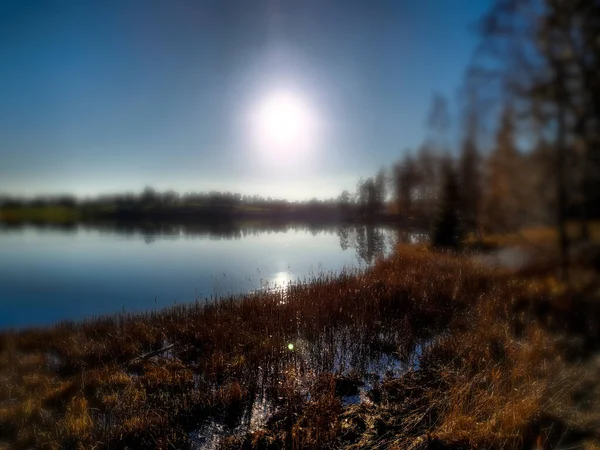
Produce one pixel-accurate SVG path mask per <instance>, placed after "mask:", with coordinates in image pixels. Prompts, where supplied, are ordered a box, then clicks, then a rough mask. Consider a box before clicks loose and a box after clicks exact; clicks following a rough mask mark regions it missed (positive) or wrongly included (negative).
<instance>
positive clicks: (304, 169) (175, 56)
mask: <svg viewBox="0 0 600 450" xmlns="http://www.w3.org/2000/svg"><path fill="white" fill-rule="evenodd" d="M489 3H490V2H489V1H488V0H435V1H434V0H389V1H384V0H329V1H328V0H237V1H235V0H206V1H204V0H188V1H184V0H179V1H178V0H139V1H128V0H98V1H93V0H74V1H69V0H56V1H53V0H40V1H29V0H2V1H0V61H2V62H1V63H0V193H8V194H22V195H32V194H39V193H62V192H70V193H75V194H77V195H92V194H97V193H114V192H119V191H140V190H141V189H142V188H143V187H144V186H147V185H150V186H153V187H155V188H157V189H160V190H163V189H169V188H172V189H175V190H178V191H181V192H186V191H204V190H227V191H232V192H241V193H243V194H260V195H264V196H272V197H277V198H282V197H283V198H289V199H308V198H311V197H319V198H323V197H330V196H337V195H338V194H339V192H341V190H343V189H349V190H352V191H353V190H354V188H355V185H356V181H357V180H358V178H359V177H361V176H363V177H365V176H370V175H372V174H373V173H374V172H375V171H376V170H377V169H378V168H379V167H381V166H383V165H389V164H390V163H392V162H393V161H394V160H395V159H397V158H398V157H399V156H400V155H401V152H402V150H403V149H405V148H407V147H416V146H418V145H419V144H420V143H421V142H422V140H423V138H424V136H425V117H426V113H427V110H428V108H429V105H430V102H431V99H432V96H433V93H434V92H439V93H441V94H444V95H446V96H447V97H448V98H449V99H450V100H451V101H452V100H454V99H455V94H456V91H457V88H458V87H459V85H460V82H461V80H462V76H463V73H464V70H465V66H466V64H467V63H468V61H469V59H470V57H471V55H472V52H473V49H474V47H475V45H476V39H475V36H474V35H473V32H472V31H470V30H469V25H471V24H472V23H473V22H474V21H475V20H476V19H477V18H478V17H479V16H480V15H481V14H482V13H483V12H484V11H485V10H486V8H487V7H488V6H489ZM286 120H287V122H286ZM290 121H291V122H292V123H291V124H290ZM290 127H291V128H290Z"/></svg>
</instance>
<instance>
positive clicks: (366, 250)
mask: <svg viewBox="0 0 600 450" xmlns="http://www.w3.org/2000/svg"><path fill="white" fill-rule="evenodd" d="M388 231H391V230H388ZM338 237H339V239H340V247H341V249H342V250H347V249H348V248H353V249H354V250H355V251H356V256H357V258H358V259H359V260H361V261H364V262H365V263H367V264H371V263H373V262H374V261H375V260H377V259H378V258H381V257H383V256H384V254H385V250H386V247H387V246H386V233H385V231H384V230H383V229H381V228H377V227H375V226H373V225H363V226H341V227H339V228H338Z"/></svg>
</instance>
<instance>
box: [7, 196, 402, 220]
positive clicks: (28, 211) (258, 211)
mask: <svg viewBox="0 0 600 450" xmlns="http://www.w3.org/2000/svg"><path fill="white" fill-rule="evenodd" d="M105 219H115V220H122V221H127V220H132V221H135V220H154V221H177V222H187V221H192V222H193V221H223V220H275V221H277V220H281V221H289V220H298V221H304V222H332V221H363V220H364V221H371V220H394V219H397V217H394V216H392V215H391V214H389V212H388V211H387V209H386V208H385V207H384V204H383V202H382V203H381V204H380V203H379V199H378V203H377V204H376V205H375V204H372V202H369V203H368V204H362V203H360V202H357V201H354V199H351V198H350V196H347V197H346V196H345V195H342V196H340V197H339V198H337V199H328V200H318V199H312V200H310V201H305V202H291V201H287V200H279V199H272V198H270V197H269V198H263V197H260V196H256V195H255V196H247V195H241V194H236V193H230V192H214V191H213V192H208V193H187V194H179V193H177V192H174V191H166V192H158V191H156V190H154V189H152V188H146V189H145V190H144V191H143V192H141V193H140V194H117V195H110V196H101V197H97V198H94V199H78V198H76V197H74V196H70V195H61V196H53V197H51V196H46V197H36V198H32V199H23V198H15V197H7V196H5V197H0V220H2V221H4V222H43V221H54V222H74V221H87V220H93V221H97V220H105Z"/></svg>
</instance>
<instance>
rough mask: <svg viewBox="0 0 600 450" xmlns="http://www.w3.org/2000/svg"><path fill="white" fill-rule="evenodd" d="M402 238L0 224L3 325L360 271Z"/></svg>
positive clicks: (358, 231) (356, 232)
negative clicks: (341, 272)
mask: <svg viewBox="0 0 600 450" xmlns="http://www.w3.org/2000/svg"><path fill="white" fill-rule="evenodd" d="M399 236H400V238H401V239H403V240H405V241H406V242H411V241H414V240H415V239H418V238H419V236H420V235H419V234H409V233H399V232H397V231H394V230H392V229H389V228H388V229H386V228H382V227H373V226H369V227H367V226H360V227H341V226H331V227H328V228H319V227H313V228H307V227H299V226H287V225H286V226H279V227H277V228H276V229H273V228H265V227H262V228H251V227H245V228H244V227H239V228H236V227H233V228H232V227H230V228H227V229H226V230H221V229H214V228H213V229H206V228H201V229H199V228H193V227H190V226H187V227H186V226H169V227H168V228H165V227H163V228H153V229H151V230H148V229H141V228H135V227H132V228H126V229H124V228H116V227H112V228H111V227H104V228H98V227H96V228H86V227H83V226H77V227H71V228H67V229H56V228H55V229H48V228H39V227H32V226H28V227H24V228H16V229H7V228H4V229H0V249H1V251H0V328H12V327H23V326H32V325H47V324H52V323H55V322H57V321H61V320H65V319H73V320H78V319H83V318H88V317H93V316H98V315H104V314H112V313H117V312H123V311H125V312H135V311H144V310H151V309H155V308H159V307H163V306H168V305H172V304H173V303H184V302H190V301H195V300H200V301H204V300H205V299H208V300H209V301H210V300H211V299H214V298H215V297H220V296H226V295H230V294H239V293H242V292H250V291H253V290H256V289H260V288H264V287H265V286H270V287H273V286H281V285H285V284H286V283H289V282H290V281H295V280H298V279H305V278H308V277H311V276H314V275H318V274H319V273H322V272H330V271H340V270H342V269H343V268H345V267H346V268H359V267H365V266H366V265H368V264H371V263H372V262H373V261H375V260H376V259H377V258H378V257H380V256H382V255H385V254H386V253H387V252H389V251H390V249H391V246H392V245H393V242H395V241H396V239H397V238H398V237H399Z"/></svg>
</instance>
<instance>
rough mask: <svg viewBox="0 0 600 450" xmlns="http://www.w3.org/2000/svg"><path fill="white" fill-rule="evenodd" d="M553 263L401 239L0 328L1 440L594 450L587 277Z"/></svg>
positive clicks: (78, 444)
mask: <svg viewBox="0 0 600 450" xmlns="http://www.w3.org/2000/svg"><path fill="white" fill-rule="evenodd" d="M552 261H553V258H551V256H550V255H548V254H546V257H545V258H544V259H542V260H539V261H537V262H536V263H535V264H532V265H529V266H528V267H526V268H522V269H521V270H520V272H518V273H515V272H510V271H507V270H500V269H490V268H485V267H482V266H479V265H476V264H475V263H474V262H472V260H471V259H469V258H467V257H466V256H456V255H451V254H445V253H434V252H430V251H429V250H427V249H425V248H419V247H406V246H402V247H399V248H398V250H397V252H396V254H395V255H394V256H392V257H391V258H389V259H387V260H381V261H380V262H379V263H377V264H375V266H373V267H372V268H371V269H369V270H367V271H366V272H361V273H358V272H357V273H345V274H341V275H338V276H333V275H332V276H321V277H319V278H317V279H314V280H312V281H311V282H308V283H304V284H298V285H293V286H289V287H288V288H287V289H285V290H283V291H277V292H272V291H271V292H267V291H265V292H259V293H256V294H252V295H248V296H244V297H240V298H229V299H221V300H220V301H218V302H214V303H213V302H210V303H209V304H202V303H198V304H192V305H189V306H177V307H174V308H172V309H167V310H163V311H159V312H151V313H147V314H141V315H132V316H129V315H127V316H124V315H121V316H114V317H107V318H99V319H94V320H90V321H87V322H84V323H77V324H74V323H64V324H59V325H57V326H54V327H51V328H46V329H31V330H26V331H20V332H5V333H3V334H2V335H1V336H0V380H1V382H0V442H3V443H4V445H8V446H9V447H10V448H16V449H20V448H23V449H24V448H97V449H98V448H165V449H167V448H198V447H202V446H208V445H215V446H217V447H221V448H338V447H339V448H342V447H369V448H394V447H395V448H534V447H536V446H537V447H538V448H555V447H557V446H559V445H561V446H563V447H564V448H567V447H569V446H572V445H574V444H578V445H579V444H580V445H584V443H585V445H589V447H587V448H598V447H597V446H598V445H600V436H599V435H598V429H599V428H598V425H599V422H598V420H599V416H598V411H600V394H599V392H598V387H597V383H595V380H597V379H598V376H599V375H600V365H599V364H598V359H597V356H594V355H597V353H596V352H597V350H598V347H599V345H600V339H598V338H599V336H598V335H597V333H598V327H597V324H598V323H600V306H599V305H600V304H599V303H598V301H599V300H600V298H599V291H598V289H599V287H600V285H599V284H598V279H597V277H596V275H595V274H594V272H593V271H590V270H588V269H586V267H584V266H577V265H574V266H573V268H572V274H571V280H572V281H571V285H570V286H569V287H567V286H566V285H564V284H561V283H559V282H558V281H557V280H556V278H555V277H554V276H553V275H552V274H553V273H554V267H555V263H553V262H552ZM594 358H595V359H594Z"/></svg>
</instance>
